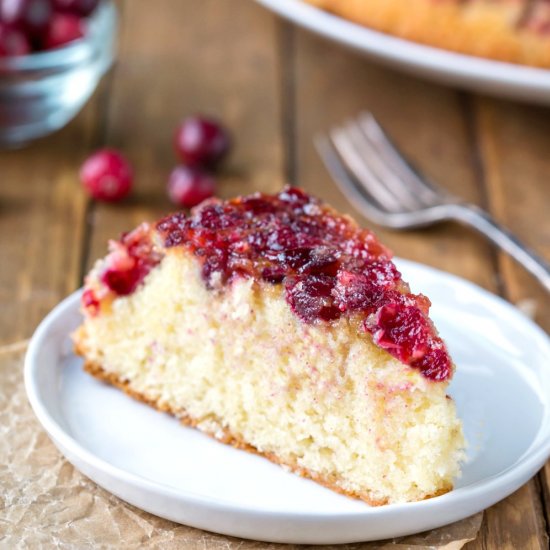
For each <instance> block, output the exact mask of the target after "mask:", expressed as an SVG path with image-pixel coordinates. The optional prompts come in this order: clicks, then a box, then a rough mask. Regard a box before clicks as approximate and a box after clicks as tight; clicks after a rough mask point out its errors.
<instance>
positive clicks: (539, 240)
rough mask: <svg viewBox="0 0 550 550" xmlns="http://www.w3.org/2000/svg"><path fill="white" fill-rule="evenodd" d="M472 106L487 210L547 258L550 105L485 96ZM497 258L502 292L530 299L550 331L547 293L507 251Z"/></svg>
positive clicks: (549, 247) (516, 299) (549, 257)
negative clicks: (532, 104) (530, 103)
mask: <svg viewBox="0 0 550 550" xmlns="http://www.w3.org/2000/svg"><path fill="white" fill-rule="evenodd" d="M475 107H476V125H477V129H478V135H479V145H480V149H481V153H482V157H483V171H484V174H485V178H486V181H487V184H488V197H489V203H490V207H491V211H492V212H493V214H494V215H495V217H496V218H497V219H498V220H499V221H500V222H501V223H503V224H505V225H506V226H507V227H509V228H510V229H511V230H512V231H513V232H514V233H515V234H516V235H517V236H518V237H519V238H520V239H522V240H523V242H525V243H526V244H527V245H528V246H530V247H531V248H532V249H533V250H534V251H536V252H537V253H538V254H540V255H541V256H542V257H543V258H546V260H547V261H550V213H549V211H548V208H549V205H550V186H549V185H548V178H549V174H550V132H549V131H548V129H549V128H550V110H548V109H547V108H543V107H534V106H527V105H520V104H516V103H511V102H505V101H497V100H493V99H487V98H479V99H478V100H477V101H476V105H475ZM498 260H499V266H500V268H501V271H502V277H503V281H504V283H505V291H506V297H507V298H508V299H509V300H510V301H512V302H513V303H521V302H526V301H527V302H531V303H532V304H533V305H534V306H535V309H536V311H535V319H536V320H537V322H538V323H539V324H541V326H542V327H543V328H545V329H546V330H547V331H550V308H549V307H548V306H550V299H549V296H548V293H547V292H546V291H545V290H544V289H543V288H542V287H541V286H540V285H539V284H538V282H536V280H535V279H533V278H532V277H531V276H530V275H529V274H528V273H526V271H525V270H524V269H523V268H522V267H520V266H518V265H517V264H516V263H515V262H514V261H513V260H512V259H511V258H510V257H509V256H507V255H506V254H504V253H499V256H498Z"/></svg>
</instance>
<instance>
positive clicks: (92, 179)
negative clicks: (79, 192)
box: [80, 149, 133, 202]
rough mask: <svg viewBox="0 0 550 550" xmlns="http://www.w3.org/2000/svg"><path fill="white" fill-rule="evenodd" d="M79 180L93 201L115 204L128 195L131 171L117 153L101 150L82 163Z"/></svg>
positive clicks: (131, 177)
mask: <svg viewBox="0 0 550 550" xmlns="http://www.w3.org/2000/svg"><path fill="white" fill-rule="evenodd" d="M80 180H81V182H82V185H83V186H84V188H85V189H86V190H87V191H88V193H89V194H90V195H91V196H92V197H93V198H94V199H96V200H99V201H105V202H117V201H120V200H122V199H123V198H124V197H126V196H127V195H128V194H129V193H130V190H131V188H132V182H133V171H132V167H131V166H130V163H129V162H128V161H127V160H126V159H125V158H124V157H123V156H122V154H120V153H119V152H118V151H115V150H114V149H101V150H99V151H97V152H96V153H94V154H93V155H92V156H91V157H89V158H88V159H87V160H86V161H85V162H84V164H83V165H82V168H81V169H80Z"/></svg>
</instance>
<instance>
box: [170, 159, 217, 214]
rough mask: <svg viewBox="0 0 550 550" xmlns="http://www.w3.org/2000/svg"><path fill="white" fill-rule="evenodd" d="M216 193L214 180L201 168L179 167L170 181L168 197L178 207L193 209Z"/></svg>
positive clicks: (175, 169) (173, 171)
mask: <svg viewBox="0 0 550 550" xmlns="http://www.w3.org/2000/svg"><path fill="white" fill-rule="evenodd" d="M215 191H216V182H215V180H214V178H213V177H212V176H211V175H209V174H208V173H206V172H204V171H203V170H201V169H200V168H194V167H190V166H177V167H176V168H174V170H172V173H171V174H170V178H169V179H168V196H169V197H170V200H171V201H172V202H173V203H174V204H177V205H178V206H183V207H186V208H192V207H193V206H196V205H197V204H199V203H201V202H202V201H203V200H205V199H208V198H209V197H211V196H212V195H214V193H215Z"/></svg>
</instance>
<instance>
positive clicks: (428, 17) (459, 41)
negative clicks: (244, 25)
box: [305, 0, 550, 67]
mask: <svg viewBox="0 0 550 550" xmlns="http://www.w3.org/2000/svg"><path fill="white" fill-rule="evenodd" d="M305 1H306V2H308V3H310V4H314V5H315V6H317V7H319V8H322V9H325V10H328V11H331V12H333V13H335V14H336V15H339V16H341V17H344V18H346V19H350V20H351V21H355V22H356V23H360V24H362V25H366V26H368V27H371V28H373V29H376V30H379V31H382V32H385V33H388V34H393V35H395V36H399V37H401V38H405V39H407V40H413V41H415V42H421V43H424V44H428V45H431V46H436V47H438V48H444V49H447V50H454V51H457V52H461V53H465V54H470V55H476V56H480V57H489V58H492V59H497V60H500V61H509V62H511V63H521V64H525V65H534V66H538V67H550V0H305Z"/></svg>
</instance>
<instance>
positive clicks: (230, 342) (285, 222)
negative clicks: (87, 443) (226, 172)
mask: <svg viewBox="0 0 550 550" xmlns="http://www.w3.org/2000/svg"><path fill="white" fill-rule="evenodd" d="M390 257H391V255H390V252H389V251H388V250H387V249H386V248H384V247H383V246H382V245H381V244H380V243H379V242H378V241H377V240H376V238H375V237H374V235H373V234H372V233H371V232H370V231H368V230H364V229H361V228H359V227H358V226H357V225H356V224H355V223H354V222H353V221H352V220H351V219H350V218H349V217H347V216H343V215H340V214H338V213H337V212H335V211H334V210H332V209H331V208H330V207H328V206H327V205H325V204H323V203H321V202H320V201H319V200H316V199H314V198H312V197H310V196H308V195H307V194H306V193H304V192H303V191H301V190H298V189H294V188H286V189H284V190H283V191H281V192H280V193H279V194H278V195H274V196H269V195H261V194H255V195H252V196H248V197H242V198H236V199H233V200H229V201H225V202H222V201H219V200H209V201H207V202H204V203H203V204H202V205H200V206H199V207H197V208H196V209H195V210H193V211H192V214H191V215H190V216H187V215H185V214H184V213H178V214H174V215H171V216H168V217H167V218H164V219H163V220H161V221H159V222H157V223H155V224H142V225H140V226H139V227H138V228H137V229H135V230H134V231H132V232H131V233H127V234H125V235H123V236H122V237H121V239H120V240H118V241H111V243H110V253H109V254H108V255H107V256H106V258H104V259H102V260H99V261H98V262H97V264H96V265H95V267H94V268H93V270H92V271H91V273H90V274H89V275H88V277H87V278H86V284H85V289H84V293H83V295H82V306H83V312H84V322H83V324H82V326H81V327H80V328H79V329H78V330H77V332H76V333H75V335H74V340H75V343H76V349H77V351H78V353H79V354H81V355H82V356H83V357H84V358H85V368H86V370H87V371H88V372H90V373H91V374H93V375H94V376H96V377H98V378H100V379H102V380H105V381H108V382H110V383H112V384H114V385H116V386H119V387H120V388H122V389H123V390H124V391H126V392H127V393H129V394H130V395H132V396H133V397H136V398H138V399H141V400H142V401H145V402H146V403H149V404H151V405H152V406H154V407H156V408H157V409H159V410H162V411H167V412H170V413H172V414H173V415H175V416H177V417H178V418H180V419H181V420H182V422H183V423H184V424H187V425H190V426H195V427H197V428H198V429H200V430H202V431H203V432H205V433H207V434H210V435H212V436H214V437H215V438H217V439H219V440H220V441H223V442H225V443H230V444H232V445H235V446H237V447H240V448H243V449H247V450H250V451H253V452H257V453H259V454H261V455H263V456H265V457H267V458H269V459H270V460H272V461H274V462H277V463H279V464H281V465H283V466H285V467H287V468H289V469H290V470H292V471H294V472H296V473H298V474H300V475H303V476H305V477H308V478H311V479H313V480H315V481H317V482H319V483H322V484H323V485H326V486H327V487H330V488H331V489H334V490H336V491H339V492H342V493H344V494H346V495H350V496H353V497H358V498H361V499H363V500H365V501H366V502H368V503H370V504H375V505H380V504H386V503H393V502H405V501H416V500H420V499H424V498H428V497H433V496H435V495H440V494H442V493H445V492H447V491H449V490H451V488H452V483H453V478H455V477H456V476H457V475H458V474H459V463H460V461H461V459H462V456H463V447H464V440H463V436H462V428H461V424H460V421H459V420H458V418H457V416H456V411H455V405H454V403H453V401H452V400H451V399H450V398H449V397H448V396H447V395H446V389H447V386H448V383H449V380H450V378H451V376H452V374H453V364H452V362H451V359H450V358H449V355H448V353H447V349H446V347H445V344H444V343H443V341H442V340H441V338H440V337H439V336H438V334H437V331H436V330H435V328H434V326H433V324H432V322H431V321H430V319H429V317H428V309H429V307H430V302H429V300H428V299H427V298H426V297H425V296H422V295H416V294H412V293H411V292H410V290H409V287H408V286H407V284H406V283H405V282H404V281H403V280H402V279H401V276H400V274H399V272H398V271H397V269H396V268H395V266H394V264H393V263H392V262H391V259H390Z"/></svg>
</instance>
